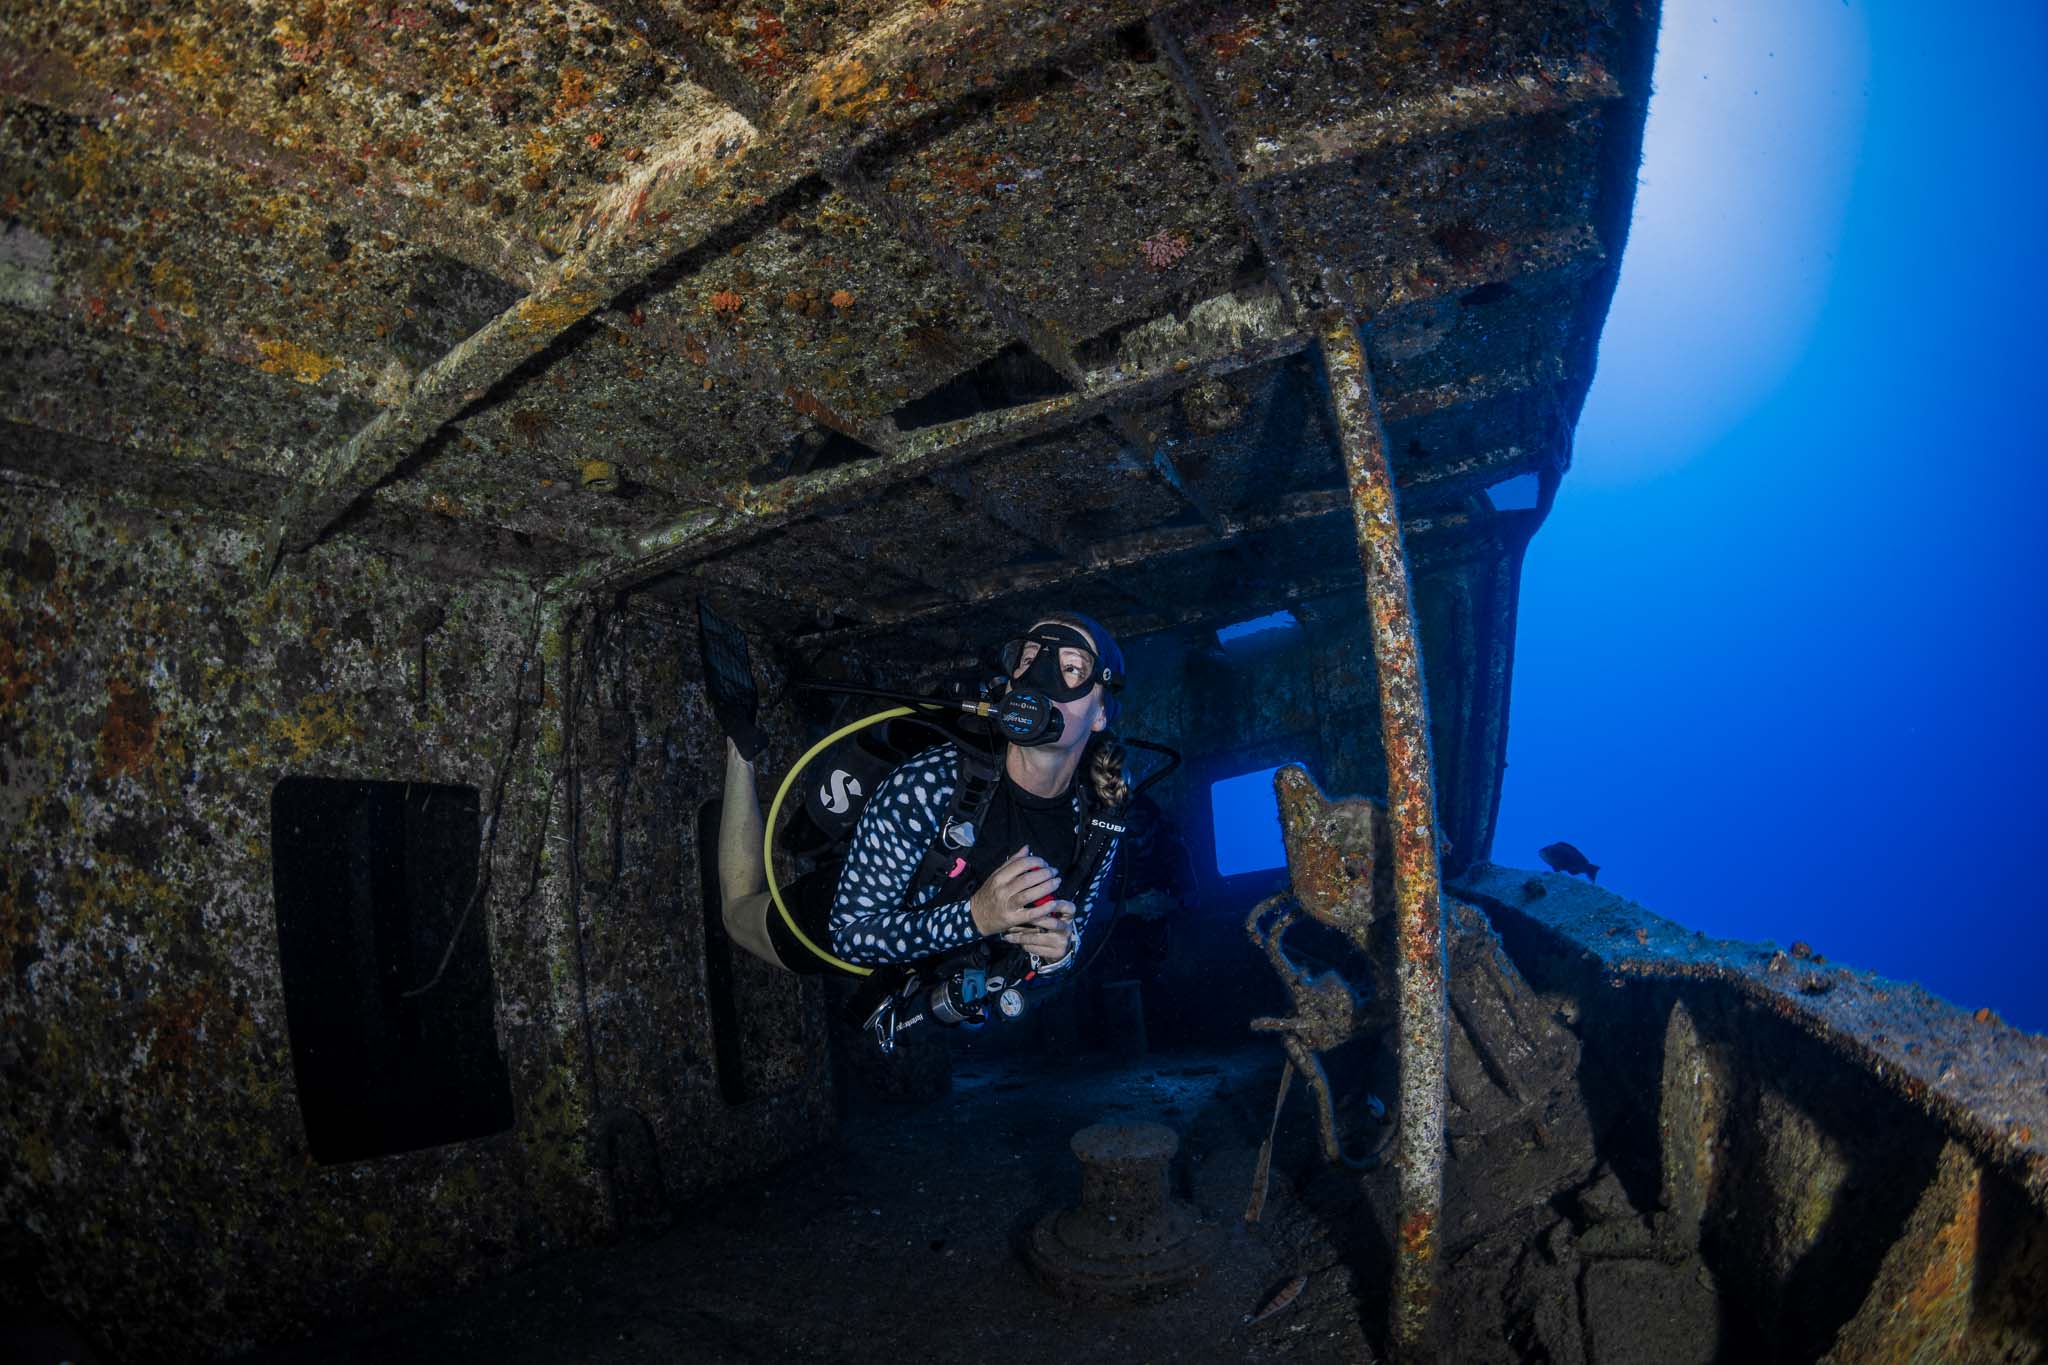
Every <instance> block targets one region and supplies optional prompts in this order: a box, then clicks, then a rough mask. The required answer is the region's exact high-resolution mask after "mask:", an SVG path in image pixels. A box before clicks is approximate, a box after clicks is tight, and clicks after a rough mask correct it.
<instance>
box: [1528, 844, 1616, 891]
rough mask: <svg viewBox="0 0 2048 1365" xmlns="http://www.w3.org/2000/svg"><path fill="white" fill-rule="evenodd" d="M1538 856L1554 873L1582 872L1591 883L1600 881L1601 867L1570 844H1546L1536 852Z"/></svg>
mask: <svg viewBox="0 0 2048 1365" xmlns="http://www.w3.org/2000/svg"><path fill="white" fill-rule="evenodd" d="M1536 856H1537V857H1539V858H1541V859H1542V860H1543V861H1544V862H1546V863H1549V864H1550V867H1551V870H1552V871H1553V872H1582V873H1584V874H1585V877H1586V880H1587V881H1589V882H1597V881H1599V880H1600V869H1599V867H1598V866H1597V865H1595V864H1593V863H1591V862H1588V861H1587V860H1586V855H1585V854H1583V853H1581V852H1579V851H1578V850H1577V849H1575V848H1573V847H1572V846H1571V845H1570V844H1565V843H1557V844H1545V845H1544V846H1543V847H1541V848H1539V849H1537V850H1536Z"/></svg>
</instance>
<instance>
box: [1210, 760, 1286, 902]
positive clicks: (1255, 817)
mask: <svg viewBox="0 0 2048 1365" xmlns="http://www.w3.org/2000/svg"><path fill="white" fill-rule="evenodd" d="M1282 766H1283V765H1281V764H1278V763H1275V764H1274V765H1273V766H1272V767H1270V768H1261V769H1259V770H1258V771H1257V772H1250V773H1239V774H1238V775H1237V776H1236V777H1226V778H1224V779H1222V780H1221V781H1219V782H1217V783H1216V784H1215V785H1214V786H1212V787H1210V788H1209V809H1210V814H1211V817H1212V819H1213V820H1214V827H1215V831H1216V873H1217V875H1218V876H1222V877H1235V876H1239V875H1241V874H1243V873H1247V872H1265V871H1268V870H1270V869H1272V868H1276V867H1285V866H1287V849H1286V847H1285V846H1284V845H1283V844H1282V843H1281V839H1280V804H1279V801H1278V799H1277V798H1276V797H1275V796H1274V795H1273V774H1274V773H1276V772H1279V771H1280V769H1281V767H1282Z"/></svg>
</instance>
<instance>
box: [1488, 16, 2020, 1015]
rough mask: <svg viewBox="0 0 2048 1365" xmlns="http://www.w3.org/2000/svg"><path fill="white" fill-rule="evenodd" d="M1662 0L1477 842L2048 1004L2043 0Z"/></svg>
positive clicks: (1724, 925) (1953, 985)
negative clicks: (2043, 825)
mask: <svg viewBox="0 0 2048 1365" xmlns="http://www.w3.org/2000/svg"><path fill="white" fill-rule="evenodd" d="M1964 15H1965V12H1963V11H1947V10H1944V9H1943V8H1942V7H1939V6H1927V5H1920V4H1912V3H1907V0H1892V2H1891V3H1884V4H1868V5H1867V4H1864V3H1862V0H1856V3H1853V4H1841V3H1838V0H1825V3H1821V2H1820V0H1800V3H1796V4H1784V3H1782V0H1742V2H1741V3H1729V4H1704V3H1694V2H1693V0H1670V3H1667V4H1666V5H1665V22H1664V29H1663V33H1662V37H1661V40H1660V46H1659V54H1658V68H1657V85H1658V88H1657V94H1656V95H1655V96H1654V97H1653V100H1652V104H1651V112H1650V124H1649V130H1648V134H1647V137H1646V146H1645V153H1644V162H1643V167H1642V172H1641V182H1642V183H1641V186H1640V190H1639V198H1638V207H1637V216H1636V222H1635V225H1634V228H1633V230H1632V236H1631V240H1630V242H1629V245H1628V248H1627V253H1626V255H1625V256H1624V259H1623V267H1622V274H1621V282H1620V287H1619V290H1618V292H1617V296H1616V299H1615V303H1614V309H1613V312H1612V315H1611V316H1610V319H1609V322H1608V325H1607V328H1606V331H1605V333H1604V334H1603V339H1602V345H1601V354H1600V368H1599V372H1598V374H1597V376H1596V379H1595V382H1594V387H1593V391H1592V394H1591V396H1590V398H1589V400H1588V403H1587V407H1586V411H1585V414H1584V417H1583V419H1582V421H1581V424H1580V428H1579V435H1578V443H1577V449H1576V453H1575V457H1574V467H1573V469H1572V471H1571V473H1570V474H1568V475H1567V476H1566V479H1565V482H1564V486H1563V489H1562V491H1561V492H1560V494H1559V497H1558V500H1557V502H1556V504H1555V506H1554V508H1553V510H1552V512H1551V515H1550V518H1549V520H1548V522H1547V523H1546V524H1545V526H1544V528H1543V529H1542V531H1541V532H1540V533H1539V534H1538V535H1537V537H1536V539H1535V541H1534V542H1533V543H1532V545H1531V547H1530V550H1529V556H1528V560H1527V566H1526V573H1525V577H1524V581H1523V585H1522V596H1521V619H1520V626H1519V630H1518V634H1517V644H1516V651H1517V652H1516V660H1515V674H1514V693H1513V710H1512V719H1511V725H1512V729H1511V733H1510V738H1509V749H1508V762H1509V767H1508V770H1507V773H1506V779H1505V787H1504V791H1503V797H1502V809H1501V817H1500V824H1499V830H1498V835H1497V838H1496V841H1495V844H1494V850H1493V856H1494V859H1495V861H1497V862H1502V863H1509V864H1515V865H1522V866H1536V865H1538V860H1537V857H1536V850H1537V848H1539V847H1540V846H1542V845H1543V844H1546V843H1549V842H1551V841H1553V840H1557V839H1564V840H1569V841H1570V842H1572V843H1574V844H1576V845H1578V846H1579V847H1580V848H1581V849H1583V850H1585V852H1586V853H1587V854H1588V856H1589V857H1591V858H1592V860H1593V861H1594V862H1596V863H1599V864H1601V866H1602V868H1603V871H1602V873H1601V878H1600V881H1601V884H1602V885H1603V886H1609V887H1611V888H1612V889H1613V890H1615V891H1616V892H1618V893H1620V894H1622V895H1625V896H1628V897H1629V898H1631V899H1633V900H1636V901H1638V902H1640V903H1642V904H1643V905H1645V906H1647V907H1648V908H1650V909H1652V910H1654V911H1656V912H1658V913H1660V914H1664V915H1667V916H1669V917H1671V918H1673V919H1677V920H1679V921H1682V922H1683V923H1685V924H1687V925H1689V926H1691V927H1693V928H1697V929H1701V930H1704V931H1705V932H1707V933H1709V934H1712V935H1715V936H1719V937H1730V938H1747V939H1772V940H1776V941H1777V942H1778V943H1780V944H1788V943H1790V942H1791V941H1792V940H1794V939H1805V940H1807V941H1809V942H1811V943H1812V944H1813V945H1814V946H1815V947H1816V948H1817V949H1818V950H1819V951H1821V952H1823V953H1825V954H1827V956H1828V957H1829V958H1830V959H1832V960H1835V961H1839V962H1845V963H1849V964H1852V965H1855V966H1858V967H1864V968H1868V969H1870V970H1873V971H1876V972H1878V973H1880V974H1883V975H1886V976H1892V977H1897V978H1901V979H1906V980H1915V981H1919V982H1921V983H1922V984H1924V985H1926V986H1927V987H1928V988H1929V989H1931V990H1933V991H1934V992H1935V993H1937V994H1939V995H1942V996H1944V997H1946V998H1948V999H1950V1000H1953V1001H1954V1002H1956V1003H1957V1004H1959V1005H1962V1006H1965V1007H1967V1008H1971V1009H1975V1008H1977V1007H1980V1006H1990V1007H1991V1008H1993V1009H1995V1010H1997V1011H1998V1012H1999V1013H2000V1014H2001V1015H2003V1016H2004V1017H2005V1018H2006V1019H2007V1020H2008V1021H2010V1022H2012V1023H2015V1024H2018V1025H2020V1026H2022V1027H2025V1028H2029V1029H2033V1030H2036V1031H2048V988H2044V981H2048V932H2044V929H2043V926H2042V922H2041V921H2042V917H2043V912H2044V910H2048V896H2044V894H2043V892H2042V889H2041V883H2040V882H2039V881H2038V880H2037V878H2038V877H2039V876H2040V875H2041V873H2040V869H2039V868H2038V867H2037V865H2036V863H2035V861H2034V856H2035V854H2036V852H2037V850H2038V849H2040V847H2041V846H2042V839H2041V837H2040V835H2039V833H2038V832H2037V825H2038V823H2039V820H2040V811H2041V801H2040V796H2039V792H2040V790H2041V781H2042V772H2043V769H2044V764H2048V730H2044V726H2043V723H2042V719H2041V706H2042V700H2041V692H2042V681H2041V680H2042V677H2043V665H2044V663H2048V647H2044V645H2043V641H2042V635H2043V630H2044V627H2048V611H2044V609H2043V598H2044V589H2043V584H2044V581H2048V551H2044V540H2048V537H2044V534H2043V531H2042V529H2041V523H2042V521H2043V518H2044V513H2048V416H2044V411H2048V410H2044V405H2043V399H2042V393H2043V389H2044V386H2043V384H2042V380H2041V377H2040V374H2039V371H2040V368H2041V364H2042V360H2043V350H2044V348H2043V346H2042V343H2041V340H2040V337H2041V331H2042V327H2043V319H2044V315H2048V314H2044V307H2043V304H2044V302H2048V298H2044V294H2048V287H2044V284H2043V271H2042V260H2041V257H2042V250H2041V243H2042V242H2043V240H2044V237H2048V234H2044V232H2043V209H2044V203H2043V200H2044V191H2043V188H2042V169H2043V167H2044V166H2048V116H2044V114H2043V113H2042V110H2041V105H2040V103H2039V86H2040V81H2041V74H2040V65H2041V60H2042V56H2043V54H2044V53H2048V6H2044V5H2042V4H2040V3H2039V0H2030V2H2028V3H2019V2H2017V0H1985V2H1984V3H1980V4H1977V5H1973V6H1970V7H1969V8H1968V10H1967V18H1965V17H1964Z"/></svg>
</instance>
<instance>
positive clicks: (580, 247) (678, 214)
mask: <svg viewBox="0 0 2048 1365" xmlns="http://www.w3.org/2000/svg"><path fill="white" fill-rule="evenodd" d="M904 13H905V15H906V17H904V18H903V19H901V20H897V21H891V22H888V23H883V24H879V25H877V26H875V28H874V29H873V30H872V31H870V32H869V33H868V34H866V35H864V36H863V37H862V38H861V39H860V40H859V41H857V42H855V43H854V44H852V45H851V46H850V47H849V48H847V49H846V50H845V51H844V52H843V53H840V54H838V55H837V56H835V57H834V58H833V59H832V60H830V61H828V62H825V63H822V64H821V65H820V67H819V68H818V69H816V70H814V71H812V72H811V73H809V74H807V75H806V76H805V77H803V78H802V79H799V80H797V81H794V82H792V83H791V85H790V87H789V89H788V90H787V91H786V92H785V93H784V94H783V95H782V97H781V98H779V99H778V100H777V101H776V102H775V104H774V105H773V107H772V108H771V109H770V110H769V112H768V114H767V117H766V118H765V120H763V121H762V122H760V123H756V122H755V121H752V120H749V119H748V118H747V117H745V116H744V115H743V114H742V113H740V112H739V111H738V110H735V109H733V108H731V107H729V106H726V105H722V104H718V103H716V102H715V101H710V100H707V101H706V102H705V104H704V106H703V107H702V108H701V109H700V110H699V111H698V113H697V117H696V118H695V120H694V121H693V122H692V123H691V124H690V125H689V126H688V127H687V128H686V129H685V131H683V132H682V133H680V134H678V135H677V136H676V137H674V138H672V139H671V140H670V141H669V142H668V143H667V144H666V145H664V146H663V147H661V148H659V149H658V150H656V151H655V152H654V153H653V154H652V155H650V156H649V157H648V158H647V160H646V163H645V164H644V165H643V166H642V167H640V168H639V170H638V171H637V172H636V173H635V174H634V175H633V176H632V177H631V178H630V179H628V180H626V181H625V182H623V183H622V184H620V185H618V186H615V187H614V188H613V189H612V190H611V191H610V192H609V193H607V194H606V195H605V196H604V198H602V199H601V200H600V201H599V202H598V205H597V207H596V208H594V209H593V210H592V211H591V212H590V214H589V215H588V216H587V217H586V218H585V220H584V222H583V225H582V227H581V229H580V230H579V231H578V234H577V239H576V242H575V244H574V246H573V247H572V249H571V250H570V252H569V253H568V254H567V255H565V256H564V257H562V259H561V260H559V261H557V262H555V264H554V265H553V267H552V268H551V269H550V270H549V271H548V272H547V274H546V275H545V276H544V277H543V279H542V280H541V282H540V284H539V285H538V287H536V288H535V290H534V291H533V293H531V294H529V295H528V296H527V297H526V298H524V299H521V300H520V301H519V302H518V303H517V304H515V305H514V306H513V307H511V308H510V309H508V310H506V311H505V312H504V313H502V314H500V315H499V316H498V317H497V318H494V319H493V320H492V321H491V322H489V323H487V324H485V326H484V327H482V328H481V329H479V330H478V331H477V332H476V333H475V334H474V335H472V336H470V337H468V338H466V339H465V340H463V341H462V342H460V343H459V344H458V345H456V346H455V347H454V348H452V349H451V350H450V351H449V352H448V353H447V354H446V355H444V356H443V357H441V359H439V360H437V361H436V362H434V363H433V364H432V365H430V366H428V367H427V368H426V369H425V370H423V371H421V372H420V374H418V375H417V376H415V377H414V378H413V380H412V382H411V383H410V385H408V386H407V388H406V390H405V391H404V392H403V393H402V394H400V395H399V396H398V398H397V399H396V401H395V402H393V403H392V405H391V406H390V407H388V408H386V409H385V410H384V411H383V412H381V413H379V414H378V415H377V417H376V418H375V419H374V420H372V421H371V422H370V423H369V424H368V425H367V426H365V427H364V428H363V429H362V430H361V431H359V432H357V433H356V434H355V436H353V437H351V438H350V439H349V440H348V441H347V442H346V443H345V444H343V445H342V446H340V447H339V448H337V449H335V450H333V451H331V452H329V453H328V455H327V456H326V457H325V458H324V459H322V460H321V461H319V463H318V464H317V465H316V466H315V467H314V468H313V469H311V470H309V471H308V474H307V477H306V479H305V481H304V482H303V483H302V484H301V485H300V486H299V487H298V488H297V489H295V490H294V491H293V493H292V495H291V496H290V497H289V498H287V499H286V502H285V505H284V506H283V507H282V508H281V509H280V510H279V512H278V515H277V516H276V518H275V519H274V520H273V521H272V524H271V528H270V534H269V536H268V537H267V539H266V543H265V554H266V559H265V567H266V571H267V572H268V571H274V569H275V566H276V564H277V561H278V559H279V558H280V557H281V556H282V555H283V554H284V553H285V552H286V551H288V550H293V549H297V548H301V547H303V546H305V545H308V544H311V543H312V542H313V541H314V540H315V539H317V538H318V537H319V536H320V535H321V533H322V532H324V531H325V530H326V528H327V527H328V526H330V525H332V524H333V523H334V522H335V521H336V520H337V519H338V518H339V517H340V516H341V515H342V513H343V512H345V511H347V510H348V508H349V507H350V506H351V505H352V504H353V503H354V502H355V501H356V499H357V498H359V497H361V496H362V495H363V494H364V493H366V492H368V491H369V490H370V489H371V488H374V487H375V486H376V485H377V484H378V483H379V482H381V481H382V480H383V478H384V477H385V476H386V475H388V474H389V473H390V472H391V471H392V470H393V469H395V468H397V467H398V466H399V465H400V464H401V463H402V462H404V461H405V460H406V459H407V458H408V457H410V456H411V455H412V454H414V453H415V452H416V451H418V450H419V449H420V448H421V447H422V446H423V445H425V444H426V442H427V441H428V440H429V439H431V438H432V436H433V434H434V433H435V432H436V431H438V430H439V429H440V428H441V427H442V425H444V424H445V423H447V422H448V421H450V420H451V419H453V418H454V417H455V416H456V415H457V414H458V413H460V412H461V411H462V410H463V409H464V408H466V407H468V406H469V405H470V404H472V403H475V402H477V401H479V400H480V399H482V398H483V397H484V396H485V395H486V394H487V393H489V392H490V390H491V389H492V388H493V387H494V386H495V385H497V384H498V383H500V382H501V381H503V380H504V379H506V378H507V377H509V376H510V375H512V374H513V373H514V372H515V371H516V370H517V369H518V368H519V367H520V366H521V365H523V364H525V363H526V362H527V361H529V360H530V359H532V358H533V357H534V356H535V355H537V354H539V353H540V352H541V351H542V350H544V349H545V348H547V347H548V346H550V345H552V344H553V343H554V342H555V341H556V340H557V339H558V338H559V337H561V336H562V335H563V334H564V333H565V332H567V331H569V330H570V329H571V328H573V327H575V326H577V325H579V324H581V323H582V322H583V321H584V320H585V319H586V318H588V317H589V316H590V315H591V314H592V313H593V312H595V311H596V310H597V309H598V308H600V307H602V306H603V305H604V304H606V303H607V302H609V301H610V300H611V299H612V298H614V297H616V296H617V295H618V294H619V293H620V292H622V291H623V290H624V289H626V288H627V287H629V286H631V285H634V284H637V283H639V282H640V281H642V280H645V279H646V278H647V277H648V276H650V275H651V274H653V273H654V272H655V271H656V270H658V269H660V268H661V267H662V266H663V265H665V264H667V263H668V262H670V261H672V260H674V259H676V258H677V257H678V256H680V255H682V254H683V253H685V252H687V251H690V250H692V249H694V248H696V247H699V246H701V245H703V244H704V243H705V242H706V241H708V240H710V239H711V238H712V237H713V236H715V235H716V234H717V233H719V232H722V231H727V230H730V229H731V228H733V227H735V226H737V225H739V224H741V223H744V222H745V221H746V220H747V219H748V218H749V216H751V215H753V214H756V213H759V212H762V211H763V210H765V209H766V208H767V207H768V206H769V205H770V204H771V203H772V202H774V201H775V200H776V199H778V198H779V197H781V196H782V195H784V194H786V193H788V192H789V191H791V190H793V189H795V188H796V187H797V186H798V185H800V184H802V183H803V182H804V181H805V180H807V179H809V178H810V177H811V176H813V175H815V174H817V173H819V172H821V171H823V170H825V169H826V168H828V167H837V166H841V165H844V164H847V163H848V162H849V161H850V160H851V159H852V157H853V156H855V155H856V154H857V153H858V152H859V150H860V149H861V148H863V147H865V146H871V145H873V144H875V143H876V142H879V141H882V140H884V139H886V138H888V137H891V136H895V135H897V134H900V133H902V132H903V131H904V130H906V129H908V128H910V127H912V126H914V125H916V124H917V123H919V122H920V121H922V120H923V119H926V118H929V117H930V116H931V115H933V114H934V113H936V112H938V111H939V110H941V109H944V108H946V107H947V106H949V105H950V104H952V103H953V102H954V101H956V100H958V99H960V98H962V97H963V96H966V95H969V94H972V93H974V92H975V91H977V90H980V89H983V88H985V87H986V86H988V85H991V84H994V83H996V82H997V81H999V80H1000V79H1002V78H1004V77H1006V76H1008V75H1009V74H1011V73H1013V72H1016V71H1020V70H1025V69H1028V68H1030V67H1031V66H1034V65H1036V64H1038V63H1040V62H1043V61H1046V60H1048V59H1050V58H1052V57H1054V56H1056V55H1057V54H1059V53H1061V52H1064V51H1066V50H1067V49H1069V48H1071V47H1074V46H1076V45H1079V44H1082V43H1086V42H1090V41H1093V40H1094V39H1096V38H1099V37H1100V36H1102V35H1103V34H1106V33H1110V32H1114V31H1115V30H1116V29H1117V28H1119V27H1121V26H1123V25H1125V24H1129V23H1132V22H1134V21H1137V20H1140V19H1143V18H1144V17H1145V16H1146V14H1147V13H1149V7H1148V6H1147V5H1146V4H1144V3H1132V2H1131V0H1118V2H1117V3H1110V4H1104V5H1100V6H1089V7H1083V8H1082V9H1078V10H1069V9H1067V8H1066V7H1064V6H1059V7H1054V6H1047V7H1044V8H1041V9H1034V8H1030V7H1026V6H1019V5H1016V4H1012V3H1005V2H1004V0H965V2H964V3H958V4H952V5H948V6H945V7H944V8H943V9H940V10H923V9H915V10H908V11H905V12H904ZM976 53H985V54H990V58H989V59H988V60H984V61H976V60H974V59H973V57H972V56H971V55H970V54H976ZM939 57H943V58H944V59H945V60H944V61H942V62H937V61H935V60H934V59H935V58H939ZM764 129H765V130H766V131H764Z"/></svg>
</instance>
